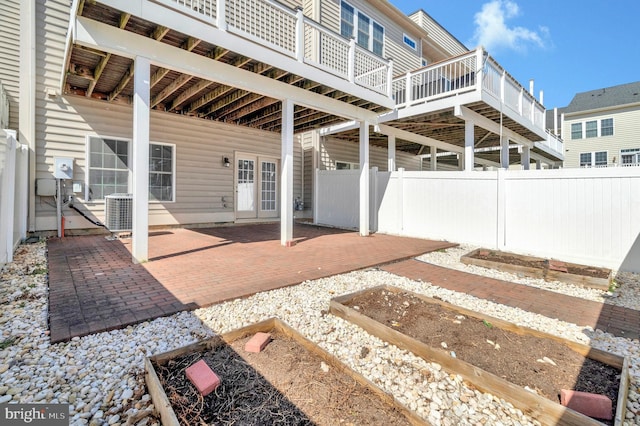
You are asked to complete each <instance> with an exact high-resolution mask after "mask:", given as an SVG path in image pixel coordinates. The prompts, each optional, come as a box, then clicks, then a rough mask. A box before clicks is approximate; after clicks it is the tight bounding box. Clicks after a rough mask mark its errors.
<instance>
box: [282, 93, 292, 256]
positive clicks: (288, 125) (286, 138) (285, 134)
mask: <svg viewBox="0 0 640 426" xmlns="http://www.w3.org/2000/svg"><path fill="white" fill-rule="evenodd" d="M293 106H294V105H293V102H292V101H291V100H290V99H283V100H282V128H281V130H280V132H281V133H280V135H281V139H282V152H281V160H280V161H281V167H282V170H281V173H280V194H281V195H280V244H282V245H283V246H289V245H291V243H292V241H293Z"/></svg>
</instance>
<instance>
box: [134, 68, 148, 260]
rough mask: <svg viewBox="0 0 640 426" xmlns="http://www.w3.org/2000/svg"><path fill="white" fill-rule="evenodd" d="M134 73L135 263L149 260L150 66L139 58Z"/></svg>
mask: <svg viewBox="0 0 640 426" xmlns="http://www.w3.org/2000/svg"><path fill="white" fill-rule="evenodd" d="M133 69H134V73H133V76H134V77H133V78H134V80H133V91H134V94H133V151H132V153H133V155H132V162H131V163H132V164H131V165H132V167H133V217H132V219H133V221H132V222H133V223H132V225H133V226H132V235H131V239H132V240H131V254H132V257H133V262H134V263H142V262H146V261H147V260H148V259H149V115H150V114H149V104H150V92H151V85H150V81H151V63H150V62H149V59H147V58H144V57H141V56H138V57H136V58H135V59H134V67H133Z"/></svg>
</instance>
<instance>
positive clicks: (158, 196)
mask: <svg viewBox="0 0 640 426" xmlns="http://www.w3.org/2000/svg"><path fill="white" fill-rule="evenodd" d="M149 149H150V151H149V200H151V201H173V189H174V185H173V176H174V172H173V166H174V162H175V161H174V158H173V153H174V152H175V150H174V146H173V145H164V144H151V146H150V147H149Z"/></svg>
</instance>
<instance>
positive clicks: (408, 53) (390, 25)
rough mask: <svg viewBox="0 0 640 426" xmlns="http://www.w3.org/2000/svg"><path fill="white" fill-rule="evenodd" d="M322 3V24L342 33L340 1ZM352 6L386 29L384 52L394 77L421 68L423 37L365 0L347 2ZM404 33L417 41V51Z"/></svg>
mask: <svg viewBox="0 0 640 426" xmlns="http://www.w3.org/2000/svg"><path fill="white" fill-rule="evenodd" d="M316 1H320V2H321V3H320V5H321V6H320V23H321V24H322V25H324V26H326V27H327V28H330V29H331V30H333V31H335V32H337V33H338V34H339V33H340V0H316ZM347 3H349V4H350V5H351V6H353V7H355V8H356V9H358V10H360V11H362V12H363V13H364V14H366V15H367V16H368V17H369V18H371V19H373V20H374V21H376V22H377V23H379V24H380V25H382V26H383V27H384V52H383V54H384V55H383V56H384V57H385V58H392V59H393V73H394V75H398V74H402V73H405V72H407V71H412V70H415V69H417V68H420V66H421V65H422V63H421V62H422V50H421V44H420V38H421V37H422V35H420V34H417V33H416V32H415V30H414V31H412V30H410V29H408V28H409V26H408V27H407V29H402V28H401V27H400V26H399V25H398V24H396V23H395V22H394V21H392V20H391V19H390V18H389V17H387V16H385V15H384V14H383V13H381V12H380V11H378V10H377V9H374V8H373V7H371V5H370V4H369V3H368V2H366V1H363V0H347ZM403 33H406V34H407V35H409V36H410V37H411V38H413V39H414V40H415V41H416V44H417V46H416V48H417V50H413V49H411V48H410V47H409V46H407V45H405V44H404V43H403V41H402V37H403Z"/></svg>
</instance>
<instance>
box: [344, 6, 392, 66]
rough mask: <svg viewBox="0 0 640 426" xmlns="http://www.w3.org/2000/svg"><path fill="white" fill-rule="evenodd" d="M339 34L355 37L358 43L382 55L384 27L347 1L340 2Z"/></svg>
mask: <svg viewBox="0 0 640 426" xmlns="http://www.w3.org/2000/svg"><path fill="white" fill-rule="evenodd" d="M340 34H341V35H342V36H343V37H346V38H355V40H356V43H358V45H360V46H362V47H364V48H365V49H368V50H370V51H372V52H373V53H375V54H376V55H379V56H382V55H383V53H384V27H383V26H382V25H380V24H379V23H377V22H376V21H374V20H373V19H371V18H370V17H369V16H367V15H366V14H364V13H363V12H361V11H359V10H358V9H356V8H355V7H353V6H351V5H350V4H349V3H346V2H344V1H342V2H340Z"/></svg>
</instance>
